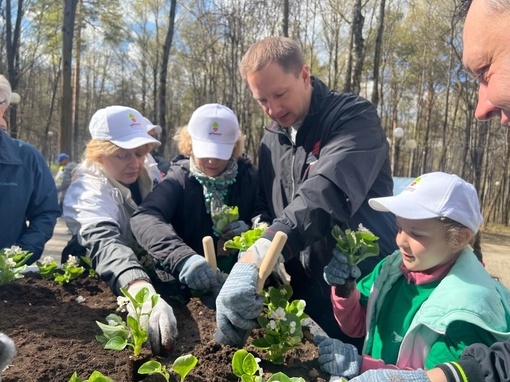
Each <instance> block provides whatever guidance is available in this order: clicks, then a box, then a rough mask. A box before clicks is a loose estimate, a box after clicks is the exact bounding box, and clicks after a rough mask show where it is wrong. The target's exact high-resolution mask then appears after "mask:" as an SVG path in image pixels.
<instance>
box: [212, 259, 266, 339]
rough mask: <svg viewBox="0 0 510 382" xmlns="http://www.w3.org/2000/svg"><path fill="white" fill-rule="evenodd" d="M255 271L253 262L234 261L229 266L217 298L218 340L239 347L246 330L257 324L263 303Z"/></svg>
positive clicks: (255, 267) (257, 271) (257, 270)
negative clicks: (231, 265)
mask: <svg viewBox="0 0 510 382" xmlns="http://www.w3.org/2000/svg"><path fill="white" fill-rule="evenodd" d="M258 275H259V268H258V267H257V266H256V265H255V264H253V263H244V262H242V263H236V264H235V265H234V267H233V268H232V271H231V272H230V275H229V276H228V278H227V280H226V281H225V284H223V287H222V288H221V290H220V293H219V295H218V298H217V299H216V324H217V326H218V328H217V329H218V331H217V332H216V336H215V339H216V340H217V341H219V342H222V343H225V344H228V345H231V346H237V347H242V346H243V345H244V342H245V340H246V338H245V337H246V334H247V333H246V331H249V330H251V329H253V328H255V327H256V326H257V321H256V318H257V317H258V316H259V314H260V313H261V312H262V308H263V303H264V297H262V296H260V295H259V294H258V293H257V281H258ZM218 334H220V335H218Z"/></svg>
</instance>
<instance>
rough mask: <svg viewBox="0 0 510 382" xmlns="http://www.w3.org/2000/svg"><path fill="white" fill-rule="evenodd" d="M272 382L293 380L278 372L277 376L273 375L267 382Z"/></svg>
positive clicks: (290, 381) (289, 381)
mask: <svg viewBox="0 0 510 382" xmlns="http://www.w3.org/2000/svg"><path fill="white" fill-rule="evenodd" d="M271 381H279V382H292V380H291V379H290V378H289V377H287V376H286V375H285V374H283V373H282V372H278V373H276V374H273V375H272V376H271V377H270V378H269V379H268V380H267V382H271Z"/></svg>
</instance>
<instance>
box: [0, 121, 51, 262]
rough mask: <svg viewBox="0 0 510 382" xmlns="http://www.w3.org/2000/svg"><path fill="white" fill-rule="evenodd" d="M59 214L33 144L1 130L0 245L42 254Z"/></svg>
mask: <svg viewBox="0 0 510 382" xmlns="http://www.w3.org/2000/svg"><path fill="white" fill-rule="evenodd" d="M59 215H60V208H59V207H58V202H57V189H56V187H55V181H54V180H53V177H52V175H51V172H50V170H49V168H48V166H47V164H46V162H45V160H44V157H43V156H42V155H41V153H40V152H39V151H37V149H36V148H35V147H33V146H32V145H30V144H28V143H26V142H23V141H19V140H17V139H13V138H11V137H10V136H9V135H7V134H6V133H4V132H3V131H2V132H1V133H0V248H6V247H10V246H12V245H17V246H19V247H21V248H22V249H23V250H27V251H30V252H32V253H33V255H32V257H31V258H30V260H29V261H28V263H29V264H31V263H33V262H35V261H36V260H38V259H39V258H40V257H41V254H42V252H43V250H44V245H45V244H46V242H47V241H48V240H49V239H50V238H51V236H52V235H53V228H54V227H55V223H56V221H57V217H58V216H59Z"/></svg>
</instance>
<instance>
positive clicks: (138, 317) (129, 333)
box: [96, 288, 159, 356]
mask: <svg viewBox="0 0 510 382" xmlns="http://www.w3.org/2000/svg"><path fill="white" fill-rule="evenodd" d="M120 290H121V292H122V293H123V294H124V296H125V297H123V296H119V297H117V304H118V305H119V308H117V310H120V311H125V310H126V306H127V305H128V304H131V306H132V307H133V312H134V314H133V315H129V316H128V317H127V323H126V322H125V321H123V320H122V318H121V317H120V316H119V315H117V314H114V313H112V314H109V315H108V316H107V317H106V322H107V323H108V324H107V325H106V324H103V323H102V322H99V321H96V323H97V325H98V326H99V327H100V328H101V330H102V331H103V334H102V335H97V336H96V339H97V340H98V341H99V342H101V343H102V344H105V347H104V348H105V349H114V350H123V349H125V348H126V346H129V347H131V348H133V353H134V355H135V356H137V355H139V354H140V352H141V350H142V345H143V344H144V342H145V341H147V339H148V338H149V333H148V330H147V325H148V323H149V318H150V315H151V313H152V309H153V308H154V306H156V304H157V302H158V299H159V294H154V295H152V297H151V310H149V311H148V312H147V313H142V306H143V304H144V302H146V301H147V299H148V298H149V289H148V288H141V289H140V290H139V291H138V293H137V294H136V295H135V296H132V295H131V294H129V292H128V291H127V290H126V289H125V288H120ZM143 316H147V320H146V324H145V325H142V322H141V321H142V317H143Z"/></svg>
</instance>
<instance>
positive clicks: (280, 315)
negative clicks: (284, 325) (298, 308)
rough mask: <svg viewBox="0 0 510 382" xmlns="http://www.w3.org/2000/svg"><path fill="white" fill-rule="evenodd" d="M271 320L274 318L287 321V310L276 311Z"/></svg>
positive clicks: (279, 309)
mask: <svg viewBox="0 0 510 382" xmlns="http://www.w3.org/2000/svg"><path fill="white" fill-rule="evenodd" d="M269 318H274V319H275V320H282V321H287V318H286V317H285V309H283V308H278V309H276V310H275V311H274V312H273V313H271V315H270V316H269Z"/></svg>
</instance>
